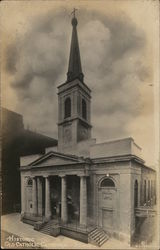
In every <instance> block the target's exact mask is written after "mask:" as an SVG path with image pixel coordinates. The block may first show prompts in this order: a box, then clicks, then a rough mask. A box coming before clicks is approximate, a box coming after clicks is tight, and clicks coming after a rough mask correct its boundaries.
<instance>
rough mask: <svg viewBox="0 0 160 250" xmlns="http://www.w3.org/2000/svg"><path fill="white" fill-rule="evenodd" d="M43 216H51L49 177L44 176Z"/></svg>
mask: <svg viewBox="0 0 160 250" xmlns="http://www.w3.org/2000/svg"><path fill="white" fill-rule="evenodd" d="M45 217H46V219H50V217H51V201H50V181H49V177H45Z"/></svg>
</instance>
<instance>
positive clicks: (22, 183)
mask: <svg viewBox="0 0 160 250" xmlns="http://www.w3.org/2000/svg"><path fill="white" fill-rule="evenodd" d="M25 198H26V197H25V180H24V177H23V176H22V174H21V216H23V215H24V213H25Z"/></svg>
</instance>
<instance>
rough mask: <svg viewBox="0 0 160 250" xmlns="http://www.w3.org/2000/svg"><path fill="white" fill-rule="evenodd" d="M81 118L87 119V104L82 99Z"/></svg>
mask: <svg viewBox="0 0 160 250" xmlns="http://www.w3.org/2000/svg"><path fill="white" fill-rule="evenodd" d="M82 117H83V118H84V119H87V104H86V101H85V100H84V99H82Z"/></svg>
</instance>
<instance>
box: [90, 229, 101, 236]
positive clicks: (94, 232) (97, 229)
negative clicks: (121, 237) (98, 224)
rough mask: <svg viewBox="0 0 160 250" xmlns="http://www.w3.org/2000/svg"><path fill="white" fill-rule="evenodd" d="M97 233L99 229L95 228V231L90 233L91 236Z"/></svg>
mask: <svg viewBox="0 0 160 250" xmlns="http://www.w3.org/2000/svg"><path fill="white" fill-rule="evenodd" d="M98 233H99V230H98V229H97V230H96V231H94V232H93V233H91V234H90V235H91V236H95V235H97V234H98Z"/></svg>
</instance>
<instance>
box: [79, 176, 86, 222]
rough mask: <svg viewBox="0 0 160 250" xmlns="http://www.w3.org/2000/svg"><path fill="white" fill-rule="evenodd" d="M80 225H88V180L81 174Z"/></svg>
mask: <svg viewBox="0 0 160 250" xmlns="http://www.w3.org/2000/svg"><path fill="white" fill-rule="evenodd" d="M80 225H82V226H86V225H87V180H86V176H80Z"/></svg>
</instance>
